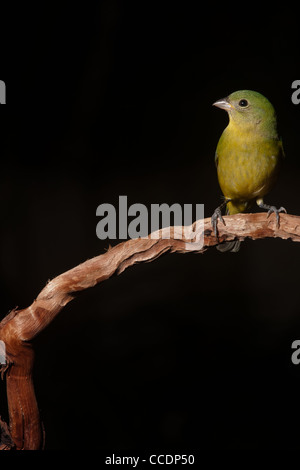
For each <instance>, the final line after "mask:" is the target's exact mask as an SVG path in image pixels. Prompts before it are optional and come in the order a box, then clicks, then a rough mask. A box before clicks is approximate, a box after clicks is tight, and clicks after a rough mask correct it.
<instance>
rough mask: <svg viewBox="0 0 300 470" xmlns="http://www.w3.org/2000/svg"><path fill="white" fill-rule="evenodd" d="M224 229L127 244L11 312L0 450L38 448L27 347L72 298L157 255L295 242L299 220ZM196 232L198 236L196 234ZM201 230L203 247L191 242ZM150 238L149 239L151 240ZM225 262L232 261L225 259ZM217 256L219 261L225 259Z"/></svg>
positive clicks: (258, 220) (257, 221)
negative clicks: (229, 244)
mask: <svg viewBox="0 0 300 470" xmlns="http://www.w3.org/2000/svg"><path fill="white" fill-rule="evenodd" d="M224 220H225V223H226V225H225V226H224V225H223V224H222V223H219V225H218V229H219V238H218V239H217V238H216V237H215V235H214V233H213V231H212V227H211V221H210V219H205V220H204V225H201V224H200V225H199V227H198V229H196V230H194V229H195V227H197V225H195V223H194V224H193V225H191V226H190V227H188V228H185V232H184V233H185V237H186V238H184V239H182V238H181V234H182V227H172V228H171V232H170V237H169V238H164V236H165V235H166V231H167V230H169V228H168V229H163V230H160V231H159V232H157V233H156V235H158V236H159V238H157V237H156V238H153V237H152V236H151V235H149V237H147V238H139V239H135V240H128V241H125V242H123V243H120V244H119V245H116V246H115V247H113V248H110V249H109V250H108V251H107V252H106V253H104V254H102V255H99V256H97V257H95V258H92V259H90V260H87V261H85V262H84V263H82V264H80V265H78V266H76V267H75V268H73V269H70V270H69V271H66V272H65V273H63V274H61V275H59V276H57V277H56V278H54V279H52V280H51V281H49V282H48V283H47V285H46V286H45V287H44V289H43V290H42V291H41V292H40V294H39V295H38V297H37V298H36V299H35V300H34V301H33V303H32V304H31V305H30V306H29V307H28V308H25V309H23V310H13V311H12V312H10V313H9V314H8V315H7V316H6V317H5V318H4V319H3V320H2V322H1V323H0V340H1V341H3V342H4V343H5V346H6V354H7V364H6V365H2V374H5V373H6V381H7V399H8V407H9V430H10V435H11V440H12V443H13V444H11V445H10V443H9V442H10V440H9V439H10V438H9V436H8V430H7V429H6V428H5V426H4V423H3V422H1V423H0V429H2V431H3V432H2V435H3V436H5V438H3V439H2V444H1V440H0V449H3V448H9V447H12V446H13V445H14V446H15V447H16V448H17V449H39V448H40V447H41V446H42V441H43V439H42V428H41V423H40V417H39V411H38V406H37V402H36V398H35V393H34V387H33V382H32V368H33V362H34V354H33V350H32V347H31V344H30V343H29V342H30V341H31V340H32V339H33V338H34V337H36V336H37V335H38V334H39V333H40V332H41V331H42V330H43V329H44V328H46V327H47V325H48V324H49V323H50V322H51V321H52V320H53V319H54V318H55V317H56V315H57V314H58V313H59V312H60V311H61V310H62V309H63V308H64V306H65V305H66V304H67V303H68V302H70V301H71V300H72V299H73V298H74V296H75V294H76V293H78V292H80V291H82V290H85V289H88V288H90V287H93V286H95V285H97V284H99V283H100V282H103V281H105V280H106V279H108V278H109V277H111V276H112V275H114V274H120V273H122V272H123V271H124V270H125V269H127V268H128V267H129V266H132V265H134V264H136V263H141V262H150V261H153V260H155V259H156V258H158V257H160V256H161V255H163V254H165V253H167V252H171V253H186V252H188V253H191V252H194V253H202V252H204V251H205V250H206V249H208V248H209V247H211V246H215V245H217V244H219V243H220V242H224V241H230V240H233V239H239V240H244V239H245V238H247V237H249V238H252V239H254V240H256V239H259V238H266V237H279V238H282V239H290V240H293V241H300V217H299V216H293V215H287V214H280V227H279V228H277V226H276V219H275V216H274V214H273V215H271V216H270V218H267V216H266V214H264V213H259V214H236V215H234V216H227V217H224ZM197 230H198V233H197ZM199 230H201V231H202V230H203V231H202V234H203V235H204V238H203V242H204V243H203V246H202V244H201V242H199V241H196V242H194V243H193V242H192V237H194V235H195V233H196V237H195V238H196V240H198V238H201V237H200V235H201V234H200V233H199ZM152 235H153V234H152ZM228 255H229V256H237V255H235V254H228ZM228 255H226V254H222V253H220V256H228Z"/></svg>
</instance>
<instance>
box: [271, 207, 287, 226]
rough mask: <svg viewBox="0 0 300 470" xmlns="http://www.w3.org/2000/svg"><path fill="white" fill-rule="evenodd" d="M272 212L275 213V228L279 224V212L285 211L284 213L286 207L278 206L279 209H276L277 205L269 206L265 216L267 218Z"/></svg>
mask: <svg viewBox="0 0 300 470" xmlns="http://www.w3.org/2000/svg"><path fill="white" fill-rule="evenodd" d="M273 212H274V214H275V215H276V224H277V228H279V225H280V220H279V213H280V212H285V213H286V209H285V208H284V207H280V208H279V209H277V207H275V206H269V210H268V214H267V218H269V217H270V215H271V214H272V213H273Z"/></svg>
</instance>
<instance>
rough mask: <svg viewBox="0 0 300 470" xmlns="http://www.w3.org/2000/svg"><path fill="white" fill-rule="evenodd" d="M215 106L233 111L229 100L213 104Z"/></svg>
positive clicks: (223, 99) (225, 99)
mask: <svg viewBox="0 0 300 470" xmlns="http://www.w3.org/2000/svg"><path fill="white" fill-rule="evenodd" d="M213 106H217V108H221V109H225V110H226V111H229V110H230V109H232V106H231V104H230V103H229V102H228V101H227V98H222V99H221V100H218V101H216V102H215V103H213Z"/></svg>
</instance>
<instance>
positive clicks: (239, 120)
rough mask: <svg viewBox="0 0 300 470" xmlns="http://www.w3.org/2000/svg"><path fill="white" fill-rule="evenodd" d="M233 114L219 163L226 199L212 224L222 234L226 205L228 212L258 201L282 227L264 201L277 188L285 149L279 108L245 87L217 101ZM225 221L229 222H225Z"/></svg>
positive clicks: (227, 247) (226, 247)
mask: <svg viewBox="0 0 300 470" xmlns="http://www.w3.org/2000/svg"><path fill="white" fill-rule="evenodd" d="M213 105H214V106H217V107H218V108H221V109H224V110H225V111H227V113H228V115H229V124H228V126H227V127H226V129H225V130H224V131H223V134H222V135H221V137H220V140H219V143H218V146H217V150H216V155H215V162H216V166H217V172H218V180H219V184H220V187H221V190H222V193H223V195H224V202H223V203H222V204H221V205H220V206H219V207H218V208H217V209H216V210H215V212H214V214H213V216H212V226H213V229H214V232H215V235H216V236H218V232H217V224H218V219H220V220H221V221H222V222H223V223H224V220H223V218H222V213H221V210H222V208H223V207H224V206H225V205H226V214H237V213H239V212H246V211H248V210H249V209H250V208H251V207H252V205H253V204H254V202H256V204H257V205H258V206H259V207H260V208H262V209H266V210H268V217H269V215H270V214H271V213H272V212H274V213H275V215H276V220H277V225H278V226H279V213H280V212H286V210H285V208H284V207H280V209H277V208H276V207H275V206H269V205H267V204H265V203H264V199H263V198H264V196H265V195H266V194H268V192H269V191H270V190H271V188H272V187H273V185H274V183H275V181H276V178H277V175H278V171H279V168H280V164H281V161H282V158H283V157H284V151H283V146H282V141H281V139H280V138H279V136H278V132H277V118H276V113H275V110H274V108H273V106H272V104H271V103H270V101H269V100H267V98H265V97H264V96H263V95H261V94H260V93H257V92H256V91H250V90H241V91H236V92H234V93H232V94H231V95H229V96H227V98H223V99H221V100H218V101H216V102H215V103H213ZM224 224H225V223H224ZM239 247H240V242H239V241H238V240H237V241H233V242H225V243H223V244H221V245H219V246H218V247H217V248H218V249H219V251H234V252H236V251H238V250H239Z"/></svg>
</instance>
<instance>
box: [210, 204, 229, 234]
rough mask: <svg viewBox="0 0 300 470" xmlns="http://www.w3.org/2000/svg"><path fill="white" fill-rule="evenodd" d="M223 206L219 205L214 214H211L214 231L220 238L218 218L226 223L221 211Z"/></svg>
mask: <svg viewBox="0 0 300 470" xmlns="http://www.w3.org/2000/svg"><path fill="white" fill-rule="evenodd" d="M221 207H222V206H220V207H217V208H216V210H215V212H214V213H213V215H212V216H211V225H212V228H213V231H214V234H215V236H216V237H217V238H218V220H221V222H222V223H223V224H224V225H226V224H225V220H224V219H223V217H222V212H221Z"/></svg>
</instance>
